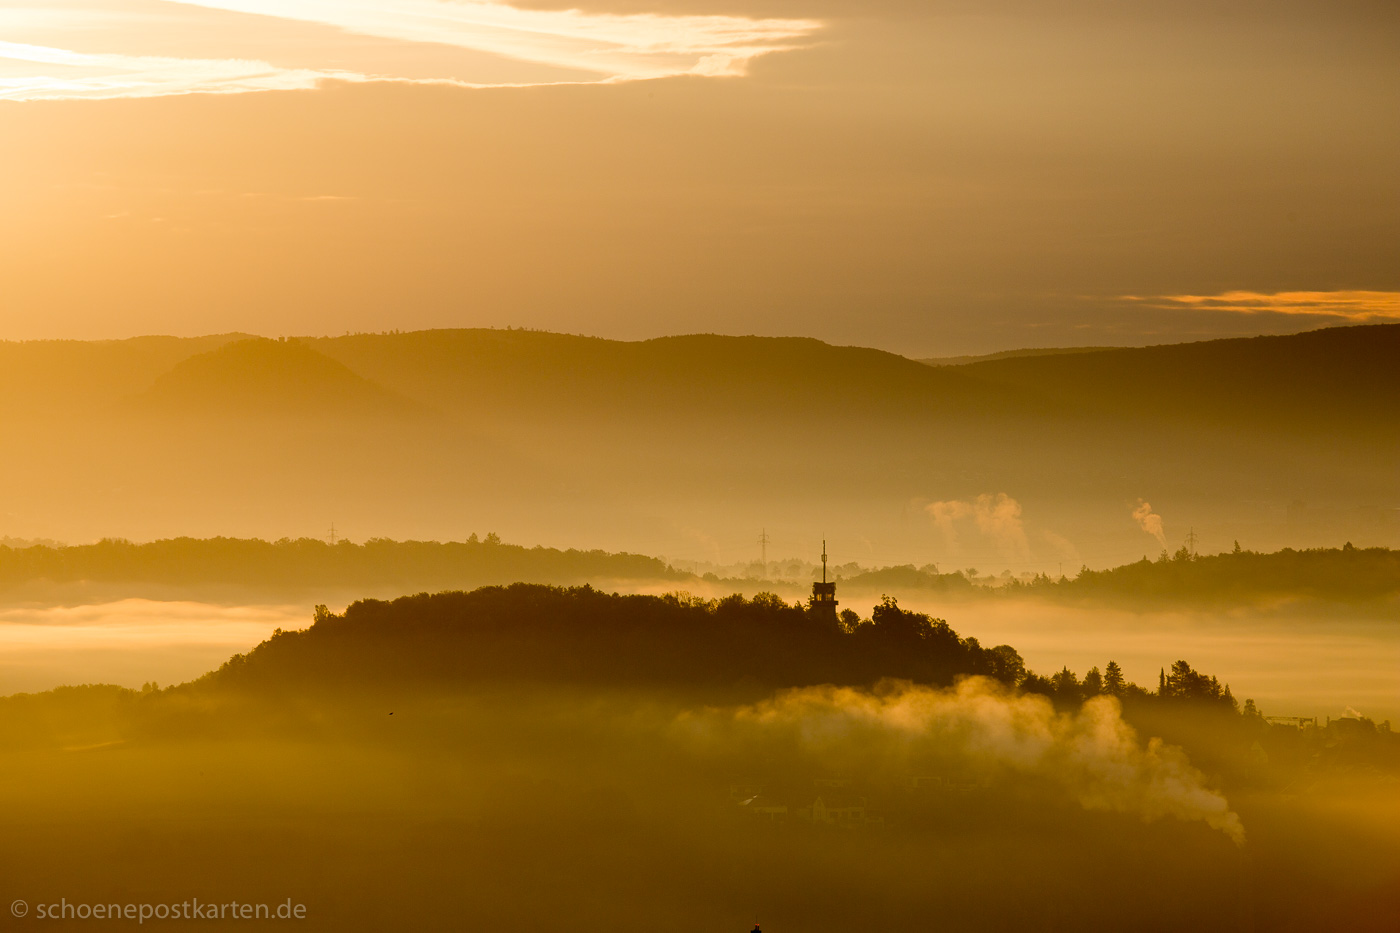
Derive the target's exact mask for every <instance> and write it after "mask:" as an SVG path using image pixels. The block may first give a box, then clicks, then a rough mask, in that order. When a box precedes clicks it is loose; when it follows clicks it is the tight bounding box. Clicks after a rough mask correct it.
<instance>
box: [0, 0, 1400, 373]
mask: <svg viewBox="0 0 1400 933" xmlns="http://www.w3.org/2000/svg"><path fill="white" fill-rule="evenodd" d="M575 6H576V4H572V3H565V2H559V3H551V2H548V0H545V2H532V3H529V4H522V5H518V6H508V5H504V4H498V3H489V2H456V0H179V2H176V0H44V2H42V3H40V2H36V0H27V2H14V0H0V338H8V339H19V338H33V337H108V336H124V335H130V334H139V333H153V332H160V333H181V334H196V333H208V332H221V331H230V330H239V331H247V332H253V333H262V334H268V335H274V336H275V335H279V334H325V333H343V332H345V331H347V330H383V329H389V328H401V329H408V328H420V327H450V326H501V327H504V326H525V327H538V328H544V329H550V330H562V331H570V332H581V333H590V334H600V335H604V336H613V337H624V338H637V337H648V336H654V335H658V334H670V333H685V332H694V331H718V332H725V333H763V334H804V335H811V336H816V337H820V338H822V339H826V340H831V341H835V342H842V343H857V344H864V345H874V346H880V347H885V348H888V349H892V350H896V351H897V352H902V353H907V354H910V355H915V356H919V355H924V356H931V355H947V354H954V353H964V352H980V351H989V350H996V349H1004V348H1008V347H1016V346H1037V345H1072V344H1116V343H1129V344H1131V343H1154V342H1164V341H1168V340H1177V339H1194V338H1199V337H1204V336H1211V335H1217V334H1241V333H1266V332H1283V331H1292V330H1301V329H1308V328H1311V327H1315V326H1320V325H1323V324H1331V323H1339V322H1347V321H1360V320H1393V319H1396V318H1397V317H1400V310H1397V309H1400V263H1397V262H1396V257H1397V256H1400V170H1397V169H1396V164H1397V161H1400V160H1398V159H1397V155H1400V54H1397V52H1400V7H1398V6H1397V5H1395V4H1394V3H1390V2H1372V0H1334V2H1330V3H1322V2H1312V0H1277V2H1272V3H1254V2H1242V3H1237V4H1228V5H1227V6H1229V8H1230V9H1229V11H1228V12H1220V11H1219V10H1218V9H1217V8H1218V7H1219V6H1221V5H1220V4H1211V3H1204V2H1194V0H1182V2H1177V3H1167V2H1164V0H1160V2H1159V0H1141V2H1137V3H1131V4H1128V3H1108V2H1106V0H1041V2H1035V3H1032V2H1029V0H1026V2H1022V0H984V2H974V0H924V2H913V0H867V2H860V3H857V2H849V0H811V2H809V3H804V2H802V0H713V2H709V0H653V2H648V0H587V2H584V3H582V4H580V5H577V6H579V7H580V8H578V9H574V8H573V7H575Z"/></svg>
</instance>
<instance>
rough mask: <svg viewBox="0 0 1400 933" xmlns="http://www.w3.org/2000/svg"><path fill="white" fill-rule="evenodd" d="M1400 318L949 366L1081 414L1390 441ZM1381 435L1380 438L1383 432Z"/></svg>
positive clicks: (1396, 416)
mask: <svg viewBox="0 0 1400 933" xmlns="http://www.w3.org/2000/svg"><path fill="white" fill-rule="evenodd" d="M1397 359H1400V324H1368V325H1359V326H1352V327H1332V328H1326V329H1323V330H1316V331H1310V332H1307V333H1303V334H1293V335H1289V336H1281V337H1248V338H1235V339H1228V340H1210V341H1204V342H1201V343H1187V344H1171V345H1164V346H1155V347H1137V348H1125V349H1101V350H1093V351H1089V352H1073V353H1046V354H1034V355H1031V354H1027V355H1016V356H1014V357H1005V358H1001V359H987V360H982V361H977V362H971V363H968V364H965V365H962V366H958V367H955V369H956V371H957V372H960V373H963V374H965V375H967V376H969V377H971V378H973V379H975V380H977V381H979V382H981V383H984V384H993V385H1000V386H1003V387H1006V388H1008V389H1012V390H1021V391H1026V392H1037V393H1043V394H1044V395H1045V396H1047V397H1048V398H1049V399H1051V400H1053V402H1055V403H1058V404H1060V405H1065V406H1073V407H1076V408H1079V409H1082V410H1089V411H1101V412H1111V413H1114V414H1117V415H1126V416H1130V417H1135V418H1152V419H1154V420H1156V419H1163V420H1167V421H1172V422H1192V421H1194V422H1205V423H1215V422H1222V423H1229V424H1232V425H1241V426H1252V427H1254V428H1255V429H1258V428H1259V427H1262V426H1267V427H1268V428H1269V429H1270V430H1271V431H1272V430H1284V431H1288V430H1290V429H1291V430H1305V431H1309V432H1311V431H1316V430H1325V431H1337V430H1341V429H1347V430H1355V429H1357V428H1361V429H1364V430H1367V431H1370V430H1372V429H1375V430H1376V431H1377V435H1376V436H1377V439H1378V440H1381V441H1382V442H1383V443H1388V444H1389V445H1390V446H1391V447H1393V446H1394V444H1395V441H1396V438H1395V436H1394V435H1393V434H1389V433H1388V432H1389V430H1390V429H1392V428H1394V427H1395V426H1396V425H1400V406H1397V405H1396V404H1395V399H1397V398H1400V366H1396V365H1395V360H1397ZM1382 431H1384V432H1387V433H1386V434H1382V433H1381V432H1382Z"/></svg>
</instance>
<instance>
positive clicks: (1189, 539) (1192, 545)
mask: <svg viewBox="0 0 1400 933" xmlns="http://www.w3.org/2000/svg"><path fill="white" fill-rule="evenodd" d="M1199 540H1200V538H1198V537H1196V529H1195V528H1194V527H1192V529H1191V530H1190V531H1188V532H1186V549H1187V550H1188V551H1190V552H1191V556H1192V557H1194V556H1196V542H1197V541H1199Z"/></svg>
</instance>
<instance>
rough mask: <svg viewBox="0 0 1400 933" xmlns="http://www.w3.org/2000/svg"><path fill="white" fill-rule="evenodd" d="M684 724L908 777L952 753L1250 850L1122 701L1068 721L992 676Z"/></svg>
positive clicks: (788, 699)
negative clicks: (1137, 729)
mask: <svg viewBox="0 0 1400 933" xmlns="http://www.w3.org/2000/svg"><path fill="white" fill-rule="evenodd" d="M678 725H680V726H683V727H688V731H690V733H691V734H692V735H693V736H706V737H709V738H710V739H722V737H723V734H724V733H726V732H728V731H729V730H731V729H734V730H741V731H748V730H756V731H757V732H758V733H759V736H758V738H760V739H762V740H764V744H765V745H766V746H768V747H773V743H778V742H782V741H784V740H786V741H789V742H791V741H795V742H796V743H798V745H799V746H800V747H802V748H804V749H805V750H806V751H808V752H809V753H811V754H812V755H814V756H815V757H817V758H819V759H822V760H824V761H826V762H828V763H831V764H833V765H840V764H841V763H842V762H843V761H847V760H849V761H859V762H860V763H861V764H862V765H863V766H866V767H882V768H884V769H886V770H899V769H901V768H903V769H904V770H906V771H907V770H909V769H910V768H911V767H912V766H913V764H914V763H915V762H917V761H918V760H920V759H921V758H928V757H929V756H934V757H938V758H940V759H943V760H947V759H948V757H949V756H953V757H954V758H955V759H956V760H957V762H958V763H960V764H961V765H963V766H966V767H968V768H971V769H975V770H980V771H983V772H987V771H991V772H1002V773H1006V772H1010V773H1012V774H1017V775H1023V776H1033V777H1039V778H1042V779H1045V780H1049V781H1051V782H1053V783H1054V784H1056V785H1058V786H1060V787H1061V788H1063V789H1064V790H1066V791H1068V792H1069V793H1070V794H1071V795H1072V796H1073V797H1074V798H1075V799H1076V800H1078V802H1079V803H1080V805H1081V806H1083V807H1084V808H1086V809H1089V810H1111V811H1116V812H1120V813H1129V814H1134V815H1136V816H1138V817H1140V818H1142V819H1144V820H1157V819H1162V818H1165V817H1173V818H1176V819H1182V820H1200V821H1202V822H1204V823H1206V824H1207V825H1208V826H1211V827H1212V828H1214V829H1218V830H1220V831H1221V832H1223V833H1225V834H1226V835H1227V836H1229V837H1230V839H1232V840H1233V841H1234V842H1235V843H1236V844H1237V845H1243V844H1244V827H1243V825H1242V824H1241V823H1240V818H1239V816H1238V815H1237V814H1235V813H1234V812H1233V811H1232V810H1231V809H1230V806H1229V804H1228V803H1227V802H1226V800H1225V798H1224V797H1223V796H1221V795H1220V794H1219V793H1217V792H1215V791H1213V790H1211V789H1210V788H1208V787H1206V785H1205V781H1204V779H1203V777H1202V775H1201V773H1200V772H1199V771H1197V770H1196V769H1195V768H1193V767H1192V766H1191V764H1190V763H1189V762H1188V761H1187V759H1186V755H1185V753H1183V752H1182V751H1181V749H1179V748H1176V747H1175V746H1170V745H1165V744H1163V743H1162V741H1161V740H1160V739H1155V738H1154V739H1151V740H1150V741H1149V742H1148V743H1147V746H1146V747H1145V748H1144V747H1142V746H1141V745H1140V744H1139V743H1138V741H1137V736H1136V734H1135V733H1134V731H1133V729H1132V727H1131V726H1129V725H1128V724H1127V723H1125V722H1124V721H1123V719H1122V716H1121V715H1120V710H1119V706H1118V702H1117V701H1116V700H1114V699H1113V698H1111V697H1095V698H1093V699H1091V700H1089V701H1088V702H1087V703H1085V704H1084V706H1083V708H1082V709H1081V710H1080V711H1079V712H1078V713H1076V714H1074V715H1069V714H1064V713H1057V712H1055V710H1054V707H1053V706H1051V704H1050V702H1049V701H1048V700H1047V699H1046V698H1044V697H1041V696H1036V695H1017V694H1012V693H1008V692H1007V691H1006V690H1005V689H1004V688H1003V687H1001V686H1000V685H999V684H997V683H996V682H994V681H991V680H988V679H985V678H981V677H973V678H968V679H966V680H963V681H962V682H961V683H960V684H959V685H958V686H957V687H956V688H953V689H949V690H937V689H933V688H929V687H921V686H915V685H913V684H908V683H891V682H885V683H883V684H881V685H880V686H879V687H878V688H877V689H876V690H875V691H874V692H869V691H863V690H856V689H852V688H848V687H830V686H826V687H809V688H803V689H799V690H790V691H785V692H783V693H780V694H778V695H777V696H775V697H773V698H772V699H770V700H766V701H764V702H762V703H759V704H756V705H754V706H746V707H741V708H738V709H736V710H730V711H728V712H727V713H726V712H722V711H716V710H710V711H707V712H705V713H691V714H687V716H685V717H682V721H681V722H680V723H678Z"/></svg>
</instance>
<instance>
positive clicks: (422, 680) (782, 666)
mask: <svg viewBox="0 0 1400 933" xmlns="http://www.w3.org/2000/svg"><path fill="white" fill-rule="evenodd" d="M960 674H983V675H987V676H993V677H998V678H1000V679H1002V680H1004V681H1005V682H1007V683H1008V684H1012V685H1014V684H1015V683H1017V682H1019V680H1020V678H1021V677H1022V676H1023V675H1024V665H1023V664H1022V662H1021V659H1020V656H1019V655H1018V654H1017V653H1016V652H1015V651H1014V650H1013V649H1011V648H1009V647H1006V646H1001V647H998V648H990V649H987V648H982V647H981V646H980V645H979V644H978V643H977V641H976V639H963V638H959V636H958V634H957V633H956V632H954V631H953V630H952V629H951V628H949V626H948V624H947V623H946V622H944V621H942V620H940V619H931V618H930V617H928V616H926V615H922V614H919V613H912V612H906V611H904V610H902V609H900V608H899V607H898V606H897V605H896V604H895V603H893V602H892V601H886V602H885V603H884V604H883V605H881V606H879V607H876V610H875V612H874V613H873V616H872V619H871V620H870V621H867V622H864V623H855V622H853V623H851V624H848V625H841V626H837V625H831V624H828V623H826V622H824V621H822V620H821V618H820V617H819V616H817V615H814V614H813V613H810V612H808V611H807V610H805V609H803V608H801V607H800V606H797V605H790V604H787V603H785V602H784V601H783V600H781V599H779V598H778V597H776V596H773V595H772V594H759V595H758V596H755V597H754V599H753V600H745V599H744V598H743V597H742V596H730V597H726V598H724V599H721V600H700V599H694V598H690V597H686V596H677V595H669V596H640V595H637V596H619V595H617V594H612V595H609V594H606V593H602V592H599V591H597V590H594V589H593V588H591V587H588V586H583V587H572V588H568V589H564V588H558V587H549V586H539V585H530V584H523V583H517V584H512V585H510V586H506V587H499V586H493V587H482V588H480V589H477V590H473V591H472V592H469V593H464V592H447V593H437V594H434V595H429V594H427V593H421V594H419V595H417V596H405V597H401V598H399V599H395V600H393V601H392V602H385V601H382V600H374V599H367V600H361V601H359V602H356V603H353V604H352V605H351V606H349V607H348V608H347V609H346V610H345V612H344V613H343V614H342V615H334V614H331V613H328V612H325V611H323V610H320V611H318V614H317V618H316V621H315V623H314V624H313V625H312V626H311V627H310V628H309V629H305V630H303V631H300V632H280V633H279V634H277V635H275V636H274V637H273V638H271V639H269V640H268V641H265V642H263V643H262V644H261V645H259V646H258V647H257V648H256V649H254V650H253V651H252V652H250V653H249V654H247V655H239V656H236V657H234V658H233V659H232V660H230V661H229V662H228V663H227V664H225V665H224V666H223V667H222V668H220V669H219V670H218V671H215V672H214V673H212V674H210V675H208V676H207V677H206V678H203V679H202V680H201V681H197V682H196V685H197V686H201V687H202V688H206V689H230V688H248V687H257V688H259V689H273V690H280V689H285V688H287V687H290V686H295V687H298V688H300V687H304V686H306V685H308V684H321V685H326V686H346V685H353V684H356V683H359V684H363V685H369V684H374V683H378V684H384V683H396V682H402V683H412V684H414V685H416V687H417V688H418V689H422V688H423V686H424V685H426V684H431V683H458V684H472V683H478V682H490V681H521V680H524V681H538V682H553V683H575V684H591V685H597V686H607V687H620V686H657V687H683V686H692V687H697V686H698V687H704V686H709V687H718V688H729V687H733V686H738V687H740V688H741V689H744V685H745V684H747V685H750V687H763V688H771V687H783V686H801V685H808V684H822V683H845V684H873V683H874V682H875V681H877V680H880V679H881V678H885V677H899V678H906V679H909V680H914V681H918V682H922V683H936V684H950V683H952V681H953V678H954V677H955V676H957V675H960Z"/></svg>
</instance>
